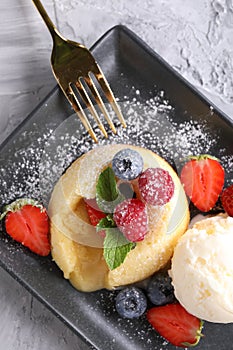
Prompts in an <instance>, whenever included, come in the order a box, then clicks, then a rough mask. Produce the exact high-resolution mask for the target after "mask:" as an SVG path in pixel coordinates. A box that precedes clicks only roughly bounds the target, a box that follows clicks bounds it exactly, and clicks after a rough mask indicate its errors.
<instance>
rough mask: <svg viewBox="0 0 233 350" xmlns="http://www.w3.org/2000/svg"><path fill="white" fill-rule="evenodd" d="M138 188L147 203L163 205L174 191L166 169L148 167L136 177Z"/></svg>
mask: <svg viewBox="0 0 233 350" xmlns="http://www.w3.org/2000/svg"><path fill="white" fill-rule="evenodd" d="M138 185H139V190H140V193H141V196H142V198H143V199H144V201H145V202H146V203H147V204H151V205H154V206H155V205H164V204H166V203H167V202H169V201H170V199H171V198H172V196H173V193H174V189H175V186H174V182H173V179H172V177H171V175H170V174H169V172H168V171H167V170H164V169H162V168H148V169H146V170H145V171H144V172H143V173H142V174H141V175H140V176H139V179H138Z"/></svg>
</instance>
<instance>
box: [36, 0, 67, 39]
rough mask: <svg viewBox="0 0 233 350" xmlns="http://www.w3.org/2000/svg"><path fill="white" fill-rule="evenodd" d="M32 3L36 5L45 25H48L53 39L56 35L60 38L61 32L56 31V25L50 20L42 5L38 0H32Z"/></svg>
mask: <svg viewBox="0 0 233 350" xmlns="http://www.w3.org/2000/svg"><path fill="white" fill-rule="evenodd" d="M32 2H33V3H34V5H35V6H36V8H37V10H38V11H39V13H40V15H41V17H42V18H43V20H44V22H45V24H46V26H47V27H48V30H49V31H50V34H51V35H52V38H53V40H55V39H56V37H60V38H62V36H61V34H60V33H59V32H58V30H57V28H56V26H55V25H54V23H53V22H52V20H51V18H50V17H49V15H48V14H47V12H46V10H45V8H44V6H43V5H42V3H41V2H40V0H32Z"/></svg>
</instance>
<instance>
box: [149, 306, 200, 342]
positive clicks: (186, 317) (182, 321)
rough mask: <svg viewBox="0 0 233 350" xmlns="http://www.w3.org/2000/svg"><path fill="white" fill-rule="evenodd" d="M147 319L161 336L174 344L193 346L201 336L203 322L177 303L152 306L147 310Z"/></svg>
mask: <svg viewBox="0 0 233 350" xmlns="http://www.w3.org/2000/svg"><path fill="white" fill-rule="evenodd" d="M147 319H148V321H149V322H150V324H151V325H152V326H153V327H154V328H155V330H156V331H157V332H158V333H159V334H160V335H161V336H162V337H164V338H165V339H167V340H168V341H169V342H170V343H171V344H173V345H175V346H180V347H182V348H185V347H189V346H195V345H197V344H198V342H199V340H200V337H202V336H203V335H202V334H201V330H202V327H203V322H202V321H201V320H199V319H198V318H197V317H195V316H193V315H191V314H189V313H188V312H187V311H186V310H185V309H184V308H183V306H181V305H180V304H179V303H176V304H167V305H165V306H157V307H153V308H152V309H150V310H149V311H147Z"/></svg>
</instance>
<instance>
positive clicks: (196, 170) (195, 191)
mask: <svg viewBox="0 0 233 350" xmlns="http://www.w3.org/2000/svg"><path fill="white" fill-rule="evenodd" d="M189 158H190V160H189V161H188V162H187V163H186V164H185V165H184V166H183V168H182V170H181V174H180V179H181V183H182V184H183V186H184V190H185V192H186V194H187V196H188V197H189V198H190V200H191V202H192V203H193V204H194V205H195V206H196V207H197V208H198V209H199V210H201V211H203V212H207V211H209V210H211V209H212V208H213V207H214V205H215V203H216V202H217V200H218V197H219V195H220V193H221V191H222V188H223V185H224V169H223V168H222V166H221V164H220V163H219V161H218V159H217V158H215V157H212V156H209V155H208V154H203V155H200V156H192V157H189Z"/></svg>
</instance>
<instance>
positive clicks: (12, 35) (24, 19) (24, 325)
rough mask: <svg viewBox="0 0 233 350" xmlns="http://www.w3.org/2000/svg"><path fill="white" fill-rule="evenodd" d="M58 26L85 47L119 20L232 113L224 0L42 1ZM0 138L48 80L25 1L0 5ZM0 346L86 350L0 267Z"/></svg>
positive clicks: (34, 19) (37, 27) (231, 40)
mask: <svg viewBox="0 0 233 350" xmlns="http://www.w3.org/2000/svg"><path fill="white" fill-rule="evenodd" d="M43 3H44V5H45V7H46V9H47V10H48V12H49V13H50V14H51V17H52V18H53V19H54V21H55V23H56V24H57V26H58V28H59V29H60V30H61V31H62V33H63V34H64V35H65V36H67V37H69V38H70V39H74V40H76V41H79V42H84V43H85V44H86V46H88V47H90V46H91V45H92V44H93V43H94V42H95V41H96V40H97V39H98V38H99V37H100V36H101V35H102V34H103V33H104V32H105V31H106V30H108V29H109V28H110V27H112V26H114V25H115V24H119V23H121V24H125V25H126V26H128V27H129V28H130V29H132V30H133V31H135V32H136V33H137V34H138V35H139V36H140V37H141V38H142V39H144V40H145V41H146V42H147V43H148V44H149V45H150V46H151V47H152V48H153V49H154V50H155V51H157V52H158V53H159V54H160V55H161V56H162V57H163V58H164V59H165V60H167V61H168V62H169V63H170V64H171V65H172V66H173V67H174V68H175V69H177V70H178V71H179V72H180V73H181V74H182V75H183V76H184V77H186V78H187V80H189V81H190V82H191V83H192V84H194V85H195V86H196V87H197V88H198V89H199V90H200V91H201V92H202V93H204V94H205V95H206V96H207V97H209V99H210V100H211V101H212V102H213V103H215V104H216V105H217V106H218V107H219V108H220V109H222V110H223V111H224V112H225V113H226V114H228V115H229V116H230V117H231V118H232V119H233V108H232V104H233V2H232V0H219V1H217V0H212V1H211V0H196V1H193V0H185V1H183V0H144V1H141V0H117V1H111V0H44V2H43ZM0 23H1V32H0V103H1V108H0V142H2V141H3V140H4V139H5V138H6V136H7V135H9V134H10V133H11V132H12V130H13V129H14V128H15V127H16V126H17V125H18V124H19V123H20V122H21V121H22V120H23V119H24V118H25V117H26V116H27V115H28V114H29V113H30V112H31V111H32V110H33V109H34V108H35V106H36V105H37V104H38V103H39V101H40V100H41V99H43V98H44V97H45V96H46V95H47V93H48V92H49V91H50V90H51V89H52V87H53V86H55V81H54V79H53V76H52V73H51V70H50V63H49V59H50V53H51V44H52V43H51V39H50V35H49V33H48V31H47V29H46V27H45V26H44V24H43V22H42V21H41V18H40V16H39V15H38V13H37V12H36V10H35V8H34V6H33V4H32V2H31V0H11V1H9V0H1V4H0ZM0 344H1V345H0V348H1V349H4V350H13V349H17V350H27V349H32V350H37V349H38V350H39V349H40V350H52V349H53V350H54V349H56V350H68V349H69V350H72V349H82V350H84V349H86V346H85V345H84V344H83V343H81V342H80V340H79V339H78V337H77V336H76V335H74V334H73V333H72V332H71V331H70V330H69V329H67V327H66V326H64V325H63V324H62V323H61V322H60V321H59V320H58V319H56V318H55V317H54V316H53V315H52V314H51V313H50V311H48V310H47V309H46V308H45V307H44V306H43V305H41V304H40V303H39V302H38V301H37V300H35V299H34V298H33V297H32V296H31V295H30V294H29V293H28V292H27V291H26V290H25V289H24V288H23V287H21V286H20V285H19V284H18V283H17V282H16V281H14V280H13V279H12V278H11V277H10V276H9V275H8V274H7V273H6V272H5V271H3V270H1V269H0Z"/></svg>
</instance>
